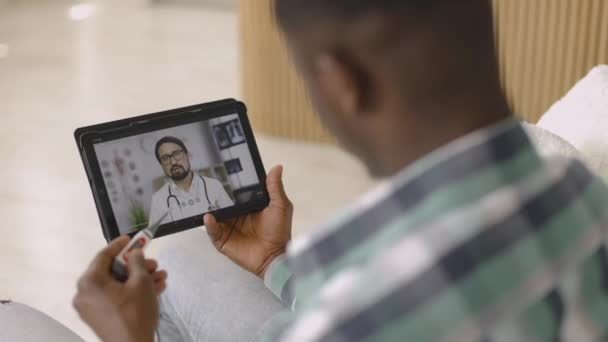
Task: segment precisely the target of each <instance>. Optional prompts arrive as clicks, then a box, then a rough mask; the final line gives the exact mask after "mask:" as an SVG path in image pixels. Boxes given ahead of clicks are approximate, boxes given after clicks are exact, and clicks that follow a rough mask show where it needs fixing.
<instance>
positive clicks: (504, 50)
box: [239, 0, 608, 141]
mask: <svg viewBox="0 0 608 342" xmlns="http://www.w3.org/2000/svg"><path fill="white" fill-rule="evenodd" d="M271 1H272V0H256V1H252V0H241V1H240V3H239V12H240V22H241V28H240V31H241V48H242V54H241V55H242V78H243V95H244V99H245V101H246V103H247V104H248V106H249V110H250V112H251V117H252V122H253V124H254V126H255V127H256V128H257V129H258V130H260V131H263V132H266V133H268V134H272V135H278V136H284V137H289V138H294V139H304V140H312V141H331V140H332V139H331V138H329V136H328V134H327V133H326V132H325V131H324V130H323V129H322V128H321V127H320V125H319V123H318V122H317V119H316V117H315V115H314V114H313V113H312V110H311V109H310V106H309V104H308V101H307V99H306V96H305V93H304V90H303V87H302V84H301V82H300V81H299V79H298V78H297V75H295V73H294V71H293V70H292V68H291V66H290V64H289V62H288V56H287V53H286V51H285V48H284V47H283V45H282V43H281V38H280V35H279V34H278V33H277V31H276V28H275V26H274V24H273V22H272V15H271ZM494 3H495V6H494V7H495V12H496V25H497V41H498V45H499V54H500V60H501V74H502V78H503V83H504V87H505V90H506V92H507V94H508V96H509V98H510V100H511V102H512V104H513V107H514V110H515V112H516V113H518V115H520V116H521V117H523V118H525V119H527V120H528V121H533V122H534V121H536V120H537V119H538V118H539V117H540V115H541V114H542V113H544V111H545V110H546V109H548V107H549V106H550V105H551V104H552V103H553V102H555V101H556V100H558V99H559V98H560V97H561V96H562V95H563V94H564V93H565V92H566V91H567V90H568V89H569V88H570V87H572V86H573V85H574V83H575V82H576V80H578V79H580V78H581V77H582V76H584V75H585V73H586V72H587V71H588V70H589V69H591V67H592V66H594V65H597V64H603V63H608V1H606V0H494Z"/></svg>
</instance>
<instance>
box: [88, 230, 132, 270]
mask: <svg viewBox="0 0 608 342" xmlns="http://www.w3.org/2000/svg"><path fill="white" fill-rule="evenodd" d="M129 240H130V238H129V237H128V236H121V237H119V238H117V239H115V240H114V241H112V242H110V244H109V245H107V246H106V247H105V248H104V249H102V250H101V251H100V252H99V253H97V256H96V257H95V259H94V260H93V263H92V264H91V270H104V271H106V270H109V269H110V265H112V261H113V260H114V258H115V257H116V256H117V255H118V254H119V253H120V251H121V250H122V249H123V248H125V246H126V245H127V244H128V243H129Z"/></svg>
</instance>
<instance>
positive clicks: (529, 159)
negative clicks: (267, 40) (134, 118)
mask: <svg viewBox="0 0 608 342" xmlns="http://www.w3.org/2000/svg"><path fill="white" fill-rule="evenodd" d="M607 206H608V189H607V187H606V186H605V185H604V183H603V182H602V181H601V180H600V179H598V178H597V177H595V176H593V175H592V174H591V173H590V172H589V171H588V170H587V169H586V168H585V167H584V166H583V165H582V164H581V163H580V162H579V161H576V160H566V159H560V158H556V159H551V160H543V159H541V158H540V157H539V155H538V153H537V152H536V150H535V149H534V148H533V147H532V145H531V143H530V140H529V138H528V136H527V135H526V133H525V132H524V130H523V128H522V127H521V125H520V123H518V122H517V121H516V120H515V119H508V120H506V121H505V122H502V123H499V124H497V125H495V126H493V127H490V128H486V129H483V130H480V131H477V132H475V133H472V134H470V135H468V136H466V137H463V138H461V139H459V140H457V141H455V142H453V143H451V144H449V145H447V146H445V147H442V148H440V149H439V150H438V151H436V152H433V153H432V154H430V155H428V156H426V157H425V158H423V159H422V160H420V161H418V162H416V163H415V164H413V165H412V166H410V167H408V168H406V169H405V170H404V171H402V172H401V173H400V174H398V175H397V176H395V177H394V178H393V179H392V180H390V181H389V182H386V183H384V184H382V185H380V186H379V189H377V190H375V191H373V192H372V193H370V194H368V195H367V196H365V197H364V198H362V199H361V200H360V201H359V203H357V204H356V205H354V206H353V207H351V208H349V209H347V210H345V211H344V212H343V213H342V214H341V215H339V216H338V217H337V218H336V219H335V220H334V221H333V222H331V223H330V224H328V225H326V226H324V227H321V229H319V230H317V231H315V232H314V233H313V234H311V235H309V236H305V237H303V238H300V239H298V240H295V241H294V242H293V243H292V245H291V246H290V249H289V251H288V253H287V255H286V256H283V257H280V258H278V259H277V260H275V261H274V262H273V263H272V264H271V266H270V268H269V270H268V272H267V274H266V278H265V283H266V285H267V286H268V288H269V289H270V290H271V291H272V292H273V293H275V294H276V295H277V296H278V297H279V298H280V299H281V300H282V301H283V302H285V303H286V304H287V305H288V306H290V307H291V308H292V312H290V313H286V314H284V315H280V316H279V317H277V318H276V319H275V320H274V322H273V323H274V324H273V325H271V327H272V329H268V331H269V333H268V334H267V335H266V336H265V340H268V341H289V342H291V341H484V342H486V341H491V342H501V341H508V342H513V341H547V342H549V341H576V342H583V341H608V253H607V250H608V249H607V248H606V242H607V241H608V239H607V236H608V235H607V232H608V229H607V223H608V210H607Z"/></svg>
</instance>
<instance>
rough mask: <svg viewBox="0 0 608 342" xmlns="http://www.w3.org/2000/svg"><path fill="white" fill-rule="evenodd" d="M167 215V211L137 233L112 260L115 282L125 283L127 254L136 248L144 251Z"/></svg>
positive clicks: (127, 274)
mask: <svg viewBox="0 0 608 342" xmlns="http://www.w3.org/2000/svg"><path fill="white" fill-rule="evenodd" d="M167 215H169V212H168V211H167V212H166V213H165V215H163V216H162V217H161V218H160V219H159V220H158V221H157V222H156V223H154V224H153V225H151V226H149V227H148V228H146V229H144V230H142V231H140V232H139V233H137V234H136V235H135V236H134V237H133V238H132V239H131V241H129V243H128V244H127V246H126V247H125V248H123V249H122V251H120V254H118V256H116V258H114V262H112V274H113V275H114V278H116V280H118V281H121V282H125V281H127V278H128V277H129V272H128V270H127V262H128V260H129V253H130V252H132V251H133V250H135V249H138V248H139V249H141V250H142V251H143V250H145V249H146V247H148V244H149V242H150V241H151V240H152V239H154V235H156V232H157V231H158V228H159V227H160V226H161V224H162V222H163V220H164V219H165V218H166V217H167Z"/></svg>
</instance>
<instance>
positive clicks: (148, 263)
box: [146, 259, 158, 273]
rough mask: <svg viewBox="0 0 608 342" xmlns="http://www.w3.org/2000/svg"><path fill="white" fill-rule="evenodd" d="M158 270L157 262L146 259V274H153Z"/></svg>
mask: <svg viewBox="0 0 608 342" xmlns="http://www.w3.org/2000/svg"><path fill="white" fill-rule="evenodd" d="M157 268H158V262H156V260H153V259H146V269H147V270H148V273H153V272H154V271H156V269H157Z"/></svg>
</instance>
